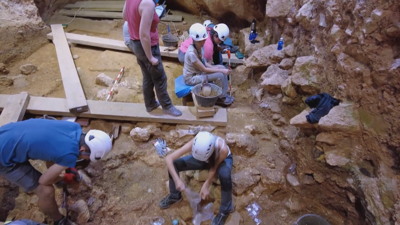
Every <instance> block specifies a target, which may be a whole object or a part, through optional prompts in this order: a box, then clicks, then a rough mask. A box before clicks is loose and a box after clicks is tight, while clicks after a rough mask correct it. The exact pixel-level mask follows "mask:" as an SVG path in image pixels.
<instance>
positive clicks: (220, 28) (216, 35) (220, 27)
mask: <svg viewBox="0 0 400 225" xmlns="http://www.w3.org/2000/svg"><path fill="white" fill-rule="evenodd" d="M203 26H204V27H205V28H206V29H207V33H208V38H207V39H206V42H205V44H204V58H205V59H206V61H207V63H209V64H212V63H214V65H221V67H222V53H221V51H222V50H223V48H221V46H220V45H219V44H221V43H223V42H224V41H225V40H227V38H229V37H228V36H229V28H228V26H227V25H226V24H224V23H220V24H217V25H214V24H213V23H212V22H211V21H210V20H206V21H204V24H203ZM189 33H190V30H189ZM192 43H193V38H192V37H191V36H190V35H189V38H188V39H186V40H185V41H184V42H182V43H181V46H180V47H179V50H178V60H179V62H181V63H185V54H186V52H187V49H188V48H189V46H190V45H191V44H192Z"/></svg>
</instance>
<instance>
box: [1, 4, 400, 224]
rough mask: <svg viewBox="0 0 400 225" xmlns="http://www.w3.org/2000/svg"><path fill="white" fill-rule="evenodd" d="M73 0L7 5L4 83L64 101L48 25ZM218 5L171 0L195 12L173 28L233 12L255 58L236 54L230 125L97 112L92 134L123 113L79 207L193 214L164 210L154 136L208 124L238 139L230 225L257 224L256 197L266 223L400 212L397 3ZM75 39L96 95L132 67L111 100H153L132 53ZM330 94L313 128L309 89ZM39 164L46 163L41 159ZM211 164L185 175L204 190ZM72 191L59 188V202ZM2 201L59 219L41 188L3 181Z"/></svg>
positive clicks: (113, 212) (111, 34)
mask: <svg viewBox="0 0 400 225" xmlns="http://www.w3.org/2000/svg"><path fill="white" fill-rule="evenodd" d="M74 2H75V1H67V0H64V1H57V3H52V2H51V1H49V0H47V1H25V2H24V3H23V4H22V3H21V4H20V3H17V1H14V0H12V1H7V2H2V3H0V10H1V12H2V15H4V17H2V18H1V19H0V20H2V24H1V26H0V32H1V33H2V34H6V35H2V38H1V39H0V46H1V47H0V51H1V54H0V63H2V64H1V65H0V93H1V94H17V93H20V92H21V91H26V92H28V93H29V94H30V95H32V96H42V97H56V98H65V94H64V89H63V85H62V80H61V75H60V71H59V67H58V61H57V56H56V53H55V48H54V45H53V43H52V42H51V41H48V40H47V38H46V34H47V33H49V32H51V29H50V28H49V26H48V25H49V24H53V23H68V22H70V21H71V20H72V18H71V17H67V16H62V15H60V14H59V13H58V12H59V10H60V9H62V8H63V6H64V5H66V4H68V3H74ZM218 2H219V3H218V4H217V3H216V2H213V3H208V2H206V1H200V0H196V1H179V2H178V1H172V0H171V3H169V2H168V4H167V6H168V5H170V6H171V11H170V13H172V14H175V15H183V17H184V21H183V22H177V23H174V24H172V23H170V27H171V31H172V32H173V34H176V35H178V36H180V35H182V34H183V32H184V31H187V30H188V29H189V27H190V25H191V24H193V23H195V22H200V23H202V22H203V21H204V20H205V19H212V20H213V21H215V22H226V23H227V24H228V25H229V26H231V27H232V31H234V32H231V37H232V40H233V42H234V44H235V45H240V46H241V49H240V51H241V52H243V53H244V54H245V55H246V58H245V59H246V61H245V64H244V65H236V66H237V67H235V69H234V71H233V74H232V77H233V81H232V82H233V83H232V88H233V95H234V96H235V103H234V104H233V105H232V106H230V107H229V108H228V125H227V127H211V126H207V125H204V126H203V127H198V126H183V125H176V124H159V123H143V122H121V121H108V120H99V119H96V120H95V119H93V120H91V122H90V125H89V126H88V127H84V128H83V129H84V131H87V130H89V129H103V130H105V131H109V130H110V129H111V128H112V125H113V124H115V123H120V124H121V126H122V129H121V131H122V133H121V134H120V136H119V138H118V139H117V140H116V142H115V145H114V148H113V151H112V153H111V154H110V155H109V156H108V157H107V159H106V160H104V161H102V162H98V163H93V164H91V165H90V166H89V167H88V168H86V169H85V170H84V173H85V174H86V177H87V179H86V180H85V183H84V184H82V185H81V186H80V187H76V188H75V189H74V188H71V196H70V197H69V202H68V203H69V205H70V206H71V208H72V209H73V212H72V214H71V215H72V218H73V219H74V220H75V221H78V222H79V224H90V225H95V224H96V225H98V224H100V225H102V224H150V221H151V220H153V218H155V217H162V218H163V219H164V220H165V224H172V220H173V219H181V221H185V222H186V223H187V224H190V223H191V219H192V216H193V215H192V211H191V209H190V205H189V203H188V202H187V201H185V200H184V201H182V202H181V203H178V204H176V206H172V207H171V208H169V209H167V210H160V209H159V207H158V202H159V201H160V200H161V199H162V198H164V197H165V196H166V195H167V193H168V189H167V185H166V182H167V180H168V173H167V171H166V167H165V163H164V161H163V159H162V158H160V157H159V156H158V155H157V153H156V151H155V150H154V147H153V145H152V142H153V141H154V140H155V139H156V138H158V137H162V138H164V139H166V140H167V143H168V145H169V147H170V148H172V149H178V148H179V147H181V146H182V145H183V144H185V143H186V142H187V141H189V140H190V139H191V138H192V137H193V135H191V131H193V130H195V129H200V128H201V129H207V130H211V131H212V132H213V133H214V134H217V135H220V136H221V137H224V138H225V139H226V140H227V143H228V145H229V146H230V148H231V150H232V154H233V159H234V166H233V170H232V181H233V194H234V204H235V212H234V213H233V214H232V215H231V217H230V218H229V219H228V220H229V224H254V222H253V219H252V218H251V217H250V216H249V215H248V213H247V210H246V207H247V206H248V205H249V204H251V203H253V202H256V203H257V204H258V205H260V206H261V208H262V210H261V212H260V214H259V215H258V218H259V219H260V220H261V221H263V222H262V223H261V224H293V223H295V222H296V221H297V220H298V218H300V217H301V216H302V215H304V214H308V213H312V214H317V215H320V216H322V217H324V218H325V219H326V220H327V221H329V222H330V223H331V224H346V225H347V224H349V225H350V224H354V225H355V224H397V223H400V213H399V212H400V192H399V190H398V184H399V182H400V177H399V174H400V173H399V171H400V170H399V168H400V163H399V161H400V160H399V155H400V137H399V135H400V132H399V131H400V125H399V124H400V119H399V117H398V115H397V112H398V111H399V110H400V94H399V91H398V88H399V87H400V78H399V77H400V58H399V57H400V44H399V43H400V26H399V18H400V17H399V13H398V12H400V3H399V2H396V1H394V0H389V1H383V0H382V1H374V2H373V3H372V2H368V1H356V0H352V1H350V2H349V1H348V2H346V3H339V2H338V1H333V0H330V1H322V0H318V1H311V2H309V1H300V0H295V1H289V0H288V1H268V2H266V1H260V2H261V3H260V2H258V1H257V2H256V1H250V2H247V7H245V8H246V9H248V10H247V11H246V12H243V10H239V9H240V8H244V7H242V6H243V4H245V3H246V2H245V1H244V0H243V1H236V2H234V3H233V2H231V1H218ZM243 2H245V3H243ZM260 6H263V7H260ZM177 9H179V10H180V11H177ZM215 9H220V10H215ZM278 9H279V10H278ZM12 12H16V13H12ZM191 13H193V14H191ZM253 18H256V19H257V22H258V23H257V31H258V33H259V37H258V38H259V40H260V43H259V44H255V45H253V44H250V43H248V41H246V40H247V38H248V34H249V31H250V30H249V26H250V22H251V20H252V19H253ZM122 24H123V21H122V20H120V19H114V20H109V19H89V18H78V17H76V18H75V19H73V21H72V22H70V24H69V25H68V27H67V28H66V29H65V32H71V33H76V34H86V35H91V36H97V37H103V38H110V39H117V40H123V38H122ZM159 34H160V37H161V36H162V35H165V34H167V29H166V26H159ZM246 35H247V36H246ZM280 37H283V38H284V40H285V48H284V50H283V51H282V52H279V51H275V50H276V43H277V41H278V40H279V38H280ZM160 40H161V39H160ZM70 50H71V54H72V55H74V56H77V57H76V59H75V60H74V62H75V65H76V67H77V70H78V73H79V76H80V79H81V83H82V86H83V89H84V92H85V95H86V98H87V99H90V100H104V98H105V96H104V95H105V94H107V90H109V88H110V86H102V85H100V84H98V83H96V78H97V77H98V75H99V74H101V73H103V74H105V75H106V76H108V77H110V78H112V79H114V78H115V77H116V76H117V74H118V72H119V70H120V69H121V67H122V66H125V68H126V69H125V75H124V77H123V79H122V81H121V84H120V85H119V87H118V92H117V94H116V95H115V96H114V98H113V100H112V101H117V102H134V103H143V96H142V90H141V88H142V86H141V82H142V76H141V71H140V67H139V66H138V65H137V63H136V59H135V56H134V55H133V54H131V53H128V52H119V51H114V50H105V49H101V48H94V47H87V46H82V45H70ZM27 64H32V65H34V66H35V67H36V72H32V73H30V74H28V75H24V74H23V73H22V72H21V68H26V65H27ZM163 64H164V68H165V71H166V74H167V76H168V93H169V95H170V96H171V99H172V101H173V104H175V105H181V104H182V101H181V99H178V98H177V97H176V95H175V93H174V80H175V78H176V77H178V76H180V75H181V74H182V69H183V67H182V65H181V64H180V63H179V62H178V60H177V59H173V58H163ZM319 92H326V93H329V94H330V95H332V96H334V97H336V98H338V99H340V100H341V101H342V103H341V105H339V106H337V107H334V108H333V109H332V110H331V112H330V114H329V115H328V116H326V117H323V119H321V121H320V122H319V124H318V125H316V126H311V125H310V124H308V123H307V121H305V116H303V115H305V114H300V113H302V112H303V110H304V109H306V108H307V106H306V104H305V103H304V100H305V98H306V97H309V96H311V95H313V94H317V93H319ZM299 114H300V116H298V115H299ZM33 116H34V115H29V114H27V115H26V116H25V118H29V117H33ZM32 164H33V165H34V166H35V168H37V169H38V170H39V171H42V172H43V171H45V165H44V163H43V162H40V161H33V162H32ZM202 175H203V177H204V174H202V173H200V172H198V171H197V172H188V173H182V174H181V177H182V179H183V180H184V181H185V182H186V184H187V185H188V186H190V187H191V188H192V189H193V190H195V191H200V188H201V186H202ZM61 198H62V195H61V190H57V191H56V199H57V202H58V204H60V203H61V200H62V199H61ZM0 199H1V205H0V221H5V219H6V217H7V216H10V217H15V218H16V219H23V218H25V219H32V220H36V221H38V222H51V220H50V219H49V218H48V217H47V216H46V215H44V214H43V213H41V212H40V211H39V209H38V207H37V197H36V196H35V195H33V194H25V193H23V192H22V191H21V190H19V189H18V188H17V187H16V186H14V185H12V184H10V183H9V182H7V181H5V180H4V179H2V178H0ZM209 201H211V202H214V213H215V214H216V213H217V212H218V207H219V203H220V186H219V185H218V184H214V185H212V187H211V189H210V199H209ZM181 223H182V224H183V222H181ZM203 224H211V222H210V221H208V222H205V223H203ZM227 224H228V223H227Z"/></svg>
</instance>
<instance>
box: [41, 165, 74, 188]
mask: <svg viewBox="0 0 400 225" xmlns="http://www.w3.org/2000/svg"><path fill="white" fill-rule="evenodd" d="M67 168H68V167H66V166H60V165H58V164H54V165H52V166H50V168H49V169H48V170H47V171H46V172H45V173H44V174H43V175H42V176H41V177H40V178H39V184H41V185H52V184H55V183H57V182H58V181H60V180H62V179H63V177H62V176H60V174H61V173H62V171H64V170H65V169H67Z"/></svg>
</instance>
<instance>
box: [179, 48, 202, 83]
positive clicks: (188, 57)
mask: <svg viewBox="0 0 400 225" xmlns="http://www.w3.org/2000/svg"><path fill="white" fill-rule="evenodd" d="M203 56H204V48H201V55H198V54H197V50H196V48H195V47H194V46H193V45H190V46H189V48H188V49H187V51H186V54H185V64H184V65H183V80H184V81H185V83H190V79H191V78H192V77H193V76H196V75H200V74H202V71H201V70H199V69H197V68H196V66H195V65H194V63H195V62H196V61H197V60H200V62H203V60H204V57H203Z"/></svg>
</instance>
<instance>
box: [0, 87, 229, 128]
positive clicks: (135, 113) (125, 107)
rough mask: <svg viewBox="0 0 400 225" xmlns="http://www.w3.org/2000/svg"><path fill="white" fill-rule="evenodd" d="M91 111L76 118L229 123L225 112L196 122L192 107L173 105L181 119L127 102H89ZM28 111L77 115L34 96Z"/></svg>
mask: <svg viewBox="0 0 400 225" xmlns="http://www.w3.org/2000/svg"><path fill="white" fill-rule="evenodd" d="M9 97H10V95H4V94H0V109H3V108H5V106H6V103H7V99H8V98H9ZM87 102H88V104H89V108H90V112H84V113H81V114H79V117H84V118H96V119H105V120H118V121H136V122H139V121H141V122H154V123H172V124H191V125H204V124H210V125H212V126H226V125H227V122H228V117H227V110H226V109H224V108H218V110H217V112H216V114H215V115H214V117H212V118H202V119H197V117H196V112H195V108H194V107H187V106H175V107H176V108H177V109H179V110H181V111H182V116H179V117H174V116H170V115H166V114H163V113H162V109H161V108H158V109H155V110H154V111H152V112H151V113H148V112H146V108H145V106H144V103H126V102H105V101H93V100H88V101H87ZM26 111H27V112H29V113H32V114H35V115H44V114H47V115H50V116H76V115H74V114H72V113H71V112H70V111H69V110H68V106H67V100H66V99H63V98H50V97H34V96H31V99H30V101H29V104H28V106H27V109H26Z"/></svg>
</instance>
